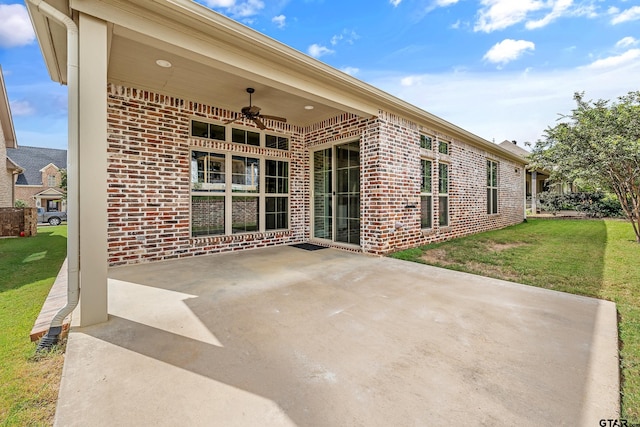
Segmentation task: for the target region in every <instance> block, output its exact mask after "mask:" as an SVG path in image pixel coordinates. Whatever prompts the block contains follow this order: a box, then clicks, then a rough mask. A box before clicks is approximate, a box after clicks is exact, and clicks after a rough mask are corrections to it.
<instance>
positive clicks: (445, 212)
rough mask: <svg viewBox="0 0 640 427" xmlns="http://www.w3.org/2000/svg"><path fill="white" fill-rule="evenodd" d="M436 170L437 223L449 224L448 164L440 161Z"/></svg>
mask: <svg viewBox="0 0 640 427" xmlns="http://www.w3.org/2000/svg"><path fill="white" fill-rule="evenodd" d="M438 172H439V173H438V214H439V224H440V225H441V226H447V225H449V165H448V164H446V163H440V164H439V167H438Z"/></svg>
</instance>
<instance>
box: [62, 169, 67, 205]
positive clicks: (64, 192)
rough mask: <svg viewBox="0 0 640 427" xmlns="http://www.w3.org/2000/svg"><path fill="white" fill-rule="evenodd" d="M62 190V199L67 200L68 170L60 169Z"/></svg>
mask: <svg viewBox="0 0 640 427" xmlns="http://www.w3.org/2000/svg"><path fill="white" fill-rule="evenodd" d="M60 189H62V198H63V199H66V198H67V170H66V169H60Z"/></svg>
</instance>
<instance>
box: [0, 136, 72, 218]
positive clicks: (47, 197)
mask: <svg viewBox="0 0 640 427" xmlns="http://www.w3.org/2000/svg"><path fill="white" fill-rule="evenodd" d="M7 153H8V155H9V157H11V159H13V160H14V161H15V162H16V163H18V164H19V165H20V166H21V168H22V172H21V173H20V174H19V175H18V176H17V179H16V185H15V195H16V200H22V201H24V202H25V203H26V204H27V206H29V207H32V208H36V207H37V208H40V207H41V208H44V209H45V211H47V212H51V211H53V212H64V211H66V210H67V206H66V201H65V199H64V192H63V189H62V188H60V185H61V181H62V170H63V169H65V168H66V167H67V150H60V149H55V148H43V147H28V146H20V147H16V148H10V149H8V150H7Z"/></svg>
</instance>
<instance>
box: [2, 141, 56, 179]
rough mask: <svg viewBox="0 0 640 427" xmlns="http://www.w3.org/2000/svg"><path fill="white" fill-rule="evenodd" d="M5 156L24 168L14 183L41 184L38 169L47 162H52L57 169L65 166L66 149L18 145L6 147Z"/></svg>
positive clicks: (40, 174) (40, 175)
mask: <svg viewBox="0 0 640 427" xmlns="http://www.w3.org/2000/svg"><path fill="white" fill-rule="evenodd" d="M7 156H8V157H10V158H11V160H12V161H13V162H14V163H16V164H17V165H18V166H20V167H21V168H22V169H24V172H23V173H21V174H20V175H18V180H17V181H16V185H43V184H44V183H43V182H42V172H40V169H42V168H44V167H45V166H47V165H48V164H49V163H53V164H54V165H56V167H58V168H59V169H66V168H67V150H60V149H57V148H42V147H25V146H19V147H18V148H7Z"/></svg>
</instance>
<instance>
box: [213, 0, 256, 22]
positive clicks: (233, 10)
mask: <svg viewBox="0 0 640 427" xmlns="http://www.w3.org/2000/svg"><path fill="white" fill-rule="evenodd" d="M204 3H205V4H206V5H207V6H209V7H210V8H212V9H226V12H227V13H229V14H230V15H231V16H233V17H234V18H247V17H249V16H253V15H256V14H257V13H258V12H260V11H261V10H262V9H264V2H263V1H262V0H244V1H240V2H238V1H236V0H205V1H204Z"/></svg>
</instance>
